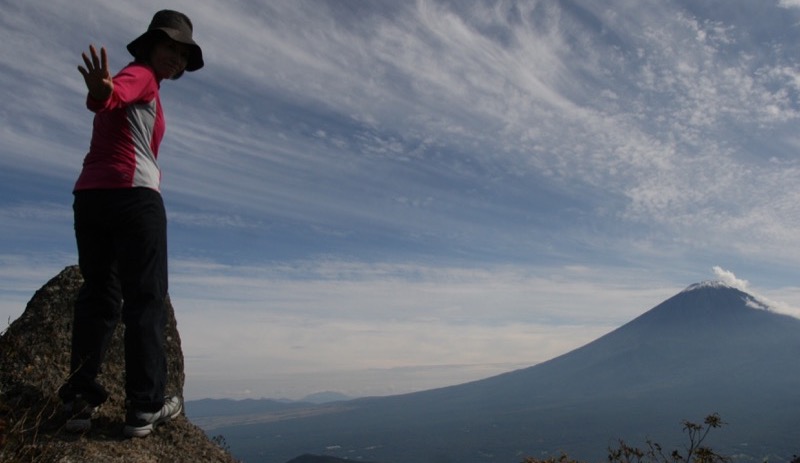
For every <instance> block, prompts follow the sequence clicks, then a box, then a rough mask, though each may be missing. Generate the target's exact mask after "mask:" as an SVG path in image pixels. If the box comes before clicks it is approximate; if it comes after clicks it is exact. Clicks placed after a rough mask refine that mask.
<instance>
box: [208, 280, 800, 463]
mask: <svg viewBox="0 0 800 463" xmlns="http://www.w3.org/2000/svg"><path fill="white" fill-rule="evenodd" d="M712 413H718V414H719V415H720V416H721V417H722V420H723V421H724V422H725V423H726V424H725V425H724V426H723V427H722V428H721V429H717V430H715V431H714V432H712V433H711V435H710V436H709V438H708V440H707V441H706V444H707V445H708V446H710V447H712V448H713V449H714V450H715V451H717V452H718V453H721V454H723V455H728V456H732V457H735V458H736V461H756V460H758V461H764V459H765V458H768V459H769V461H771V462H772V461H788V460H790V459H791V458H792V455H793V454H795V453H798V452H799V451H800V319H797V318H794V317H790V316H787V315H782V314H779V313H776V312H774V311H772V310H770V308H769V307H768V306H767V305H766V304H765V303H763V302H761V301H760V300H759V299H757V298H756V297H754V296H752V295H750V294H748V293H746V292H743V291H741V290H739V289H736V288H733V287H731V286H728V285H726V284H723V283H720V282H704V283H699V284H695V285H692V286H690V287H688V288H687V289H685V290H684V291H682V292H680V293H678V294H676V295H675V296H673V297H671V298H669V299H668V300H666V301H664V302H662V303H661V304H659V305H657V306H656V307H654V308H653V309H651V310H649V311H647V312H645V313H644V314H642V315H641V316H639V317H637V318H635V319H634V320H632V321H630V322H629V323H627V324H625V325H623V326H621V327H620V328H618V329H616V330H614V331H612V332H610V333H608V334H607V335H605V336H602V337H600V338H598V339H597V340H595V341H593V342H591V343H589V344H586V345H584V346H583V347H580V348H578V349H575V350H574V351H572V352H569V353H566V354H564V355H562V356H559V357H556V358H554V359H552V360H549V361H547V362H544V363H541V364H538V365H535V366H532V367H529V368H525V369H521V370H517V371H513V372H510V373H506V374H502V375H499V376H494V377H491V378H487V379H484V380H480V381H475V382H471V383H466V384H461V385H457V386H451V387H445V388H441V389H434V390H428V391H423V392H417V393H413V394H405V395H398V396H390V397H375V398H364V399H357V400H351V401H345V402H339V403H335V404H327V405H321V406H314V407H309V408H306V409H303V410H301V411H294V412H292V413H286V412H281V413H272V414H271V413H266V414H264V415H262V416H260V417H259V418H258V419H257V420H255V421H254V420H252V417H251V421H250V422H249V423H251V424H246V425H231V426H227V427H223V428H217V429H215V430H214V433H217V434H221V435H224V436H225V438H226V440H227V442H228V443H229V445H230V447H231V450H232V451H233V453H234V455H235V456H236V457H238V458H241V459H243V460H244V461H245V462H248V463H250V462H261V461H270V462H278V461H288V460H289V459H291V458H292V457H295V456H297V455H300V454H304V453H314V454H326V455H332V456H337V457H341V458H347V459H351V460H367V461H375V462H381V463H390V462H394V463H427V462H430V463H434V462H435V463H440V462H519V461H522V460H523V459H524V457H526V456H532V457H547V456H558V455H559V454H560V453H561V452H562V451H563V452H566V453H567V454H568V455H570V457H572V458H577V459H581V460H585V461H600V460H605V459H606V455H607V449H608V448H609V447H613V446H615V445H616V444H618V442H619V439H623V440H624V441H625V442H626V443H628V444H631V445H643V444H644V442H645V440H647V439H651V440H653V441H655V442H658V443H660V444H661V445H662V446H663V447H664V448H665V449H666V450H671V449H682V448H683V447H682V446H683V445H684V443H685V438H686V436H685V435H684V434H682V433H681V423H682V422H683V420H689V421H693V422H702V420H703V418H704V417H705V416H707V415H710V414H712Z"/></svg>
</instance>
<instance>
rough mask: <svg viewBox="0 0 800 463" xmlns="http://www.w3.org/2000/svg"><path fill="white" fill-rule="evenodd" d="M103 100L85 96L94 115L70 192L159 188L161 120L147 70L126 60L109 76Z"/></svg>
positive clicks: (151, 74)
mask: <svg viewBox="0 0 800 463" xmlns="http://www.w3.org/2000/svg"><path fill="white" fill-rule="evenodd" d="M113 80H114V91H113V93H112V94H111V96H110V97H109V98H108V99H107V100H105V101H98V100H95V99H93V98H92V97H91V96H87V97H86V107H87V108H89V110H91V111H93V112H94V113H95V116H94V128H93V131H92V142H91V145H90V147H89V153H88V154H87V155H86V157H85V158H84V160H83V170H82V171H81V174H80V177H78V181H77V182H76V183H75V189H74V191H79V190H94V189H114V188H136V187H145V188H150V189H153V190H156V191H159V185H160V183H161V171H160V169H159V167H158V163H157V159H158V146H159V145H160V144H161V139H162V138H163V136H164V131H165V129H166V124H165V123H164V113H163V112H162V110H161V100H160V98H159V95H158V90H159V81H158V79H156V75H155V73H154V72H153V70H152V68H150V67H149V66H147V65H144V64H139V63H130V64H129V65H128V66H126V67H125V68H123V69H122V70H121V71H120V72H119V74H117V75H116V76H114V78H113Z"/></svg>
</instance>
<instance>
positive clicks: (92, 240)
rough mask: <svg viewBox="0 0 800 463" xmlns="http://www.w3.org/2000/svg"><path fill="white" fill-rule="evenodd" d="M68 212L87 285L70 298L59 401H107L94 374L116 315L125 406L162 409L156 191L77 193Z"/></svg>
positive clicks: (162, 231) (162, 277)
mask: <svg viewBox="0 0 800 463" xmlns="http://www.w3.org/2000/svg"><path fill="white" fill-rule="evenodd" d="M73 209H74V212H75V236H76V239H77V243H78V263H79V265H80V269H81V273H82V274H83V278H84V284H83V286H82V287H81V290H80V292H79V294H78V299H77V301H76V302H75V320H74V325H73V333H72V360H71V372H72V374H71V376H70V379H69V380H68V382H67V385H66V386H65V388H64V391H62V398H64V397H65V396H69V395H74V394H78V393H80V394H84V397H85V398H86V399H87V400H89V401H90V402H94V403H100V402H102V401H104V400H105V399H106V398H107V395H105V391H104V389H103V388H102V386H100V385H99V384H97V382H96V378H97V375H98V373H99V371H100V366H101V364H102V362H103V357H104V355H105V352H106V350H107V348H108V345H109V342H110V340H111V336H112V334H113V332H114V329H115V327H116V325H117V323H118V321H119V319H120V312H121V315H122V321H123V322H124V323H125V378H126V379H125V392H126V396H127V397H126V399H127V402H128V406H129V407H130V408H134V409H136V410H142V411H156V410H159V409H160V408H161V407H162V406H163V403H164V388H165V385H166V379H167V378H166V376H167V367H166V354H165V348H164V342H165V341H164V330H165V325H166V310H165V307H164V303H165V299H166V296H167V219H166V213H165V211H164V203H163V201H162V199H161V195H160V194H159V193H158V192H156V191H154V190H151V189H148V188H130V189H119V190H85V191H78V192H76V193H75V202H74V205H73Z"/></svg>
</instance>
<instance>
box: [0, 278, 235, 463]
mask: <svg viewBox="0 0 800 463" xmlns="http://www.w3.org/2000/svg"><path fill="white" fill-rule="evenodd" d="M82 282H83V278H82V277H81V274H80V270H79V269H78V267H77V266H71V267H67V268H65V269H64V270H63V271H62V272H61V273H59V274H58V275H57V276H56V277H54V278H53V279H51V280H50V281H49V282H48V283H47V284H45V285H44V286H43V287H42V288H41V289H40V290H39V291H37V292H36V294H34V296H33V298H32V299H31V300H30V302H29V303H28V305H27V307H26V309H25V312H24V313H23V314H22V316H21V317H20V318H19V319H17V320H16V321H14V322H13V323H12V324H11V325H10V326H9V327H8V329H7V330H6V331H5V333H3V334H2V336H0V461H3V462H5V461H9V462H13V461H35V462H58V463H72V462H98V463H99V462H103V463H109V462H111V463H114V462H120V463H121V462H141V463H146V462H192V463H194V462H221V463H234V462H235V461H236V460H234V459H233V458H232V457H231V456H230V455H229V454H228V453H227V452H225V451H224V450H223V449H222V448H221V447H220V446H218V445H215V444H214V443H213V442H211V441H210V440H209V439H208V438H207V436H206V435H205V433H203V431H202V430H201V429H200V428H198V427H197V426H195V425H193V424H192V423H190V422H189V421H188V420H187V419H186V418H185V417H184V416H180V417H179V418H177V419H176V420H173V421H172V422H170V423H168V424H165V425H163V426H161V427H158V428H157V429H156V431H155V432H154V433H153V434H151V435H150V436H148V437H146V438H144V439H125V438H123V437H122V427H123V425H124V419H125V418H124V400H125V394H124V374H125V368H124V350H123V343H122V336H123V333H124V325H123V324H122V323H120V324H119V325H118V326H117V330H116V332H115V333H114V338H113V340H112V342H111V346H110V347H109V350H108V354H107V356H106V359H105V362H104V364H103V371H102V373H101V375H100V377H99V378H98V380H99V381H100V383H101V384H103V385H104V386H105V387H106V389H107V390H108V391H109V393H110V394H111V397H110V399H109V400H108V402H106V403H105V404H104V405H103V406H102V407H101V408H100V410H99V413H98V416H97V419H96V420H94V421H93V426H92V430H91V431H89V432H88V433H86V434H83V435H75V434H70V433H67V432H65V431H64V430H63V425H64V419H63V417H62V416H61V415H60V413H59V412H60V403H59V401H58V398H57V395H56V392H57V390H58V388H59V387H60V386H61V384H63V382H64V380H65V379H66V377H67V375H68V373H69V358H70V343H71V335H72V313H73V304H74V301H75V298H76V296H77V294H78V290H79V288H80V286H81V284H82ZM167 311H168V323H167V330H166V337H167V363H168V383H167V393H168V394H177V395H181V396H182V394H183V383H184V378H185V376H184V369H183V352H182V350H181V342H180V336H179V334H178V329H177V323H176V320H175V312H174V310H173V307H172V304H171V302H170V301H167Z"/></svg>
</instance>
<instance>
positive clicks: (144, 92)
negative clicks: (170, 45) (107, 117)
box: [78, 46, 158, 112]
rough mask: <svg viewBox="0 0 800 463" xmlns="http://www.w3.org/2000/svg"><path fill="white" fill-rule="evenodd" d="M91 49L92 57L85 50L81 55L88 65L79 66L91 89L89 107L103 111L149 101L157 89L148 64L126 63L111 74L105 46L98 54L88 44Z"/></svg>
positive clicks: (87, 98)
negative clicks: (117, 72)
mask: <svg viewBox="0 0 800 463" xmlns="http://www.w3.org/2000/svg"><path fill="white" fill-rule="evenodd" d="M89 52H90V54H91V59H90V58H89V57H88V56H86V53H83V54H82V55H81V56H82V57H83V62H84V64H86V67H85V68H84V67H83V66H78V70H79V71H80V73H81V75H83V79H84V81H85V82H86V88H87V89H88V90H89V94H88V95H87V97H86V107H87V108H89V110H91V111H94V112H100V111H106V110H110V109H115V108H122V107H125V106H128V105H131V104H134V103H138V102H141V101H149V100H151V99H152V98H153V94H154V93H155V92H157V91H158V84H157V83H156V81H155V76H154V75H153V73H152V71H150V70H149V68H147V67H146V66H127V67H126V68H125V69H123V70H122V71H120V73H119V74H117V75H116V76H114V77H113V78H112V77H111V74H110V73H109V72H108V56H107V54H106V49H105V48H101V49H100V56H99V57H98V55H97V50H96V49H95V48H94V46H90V47H89Z"/></svg>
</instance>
